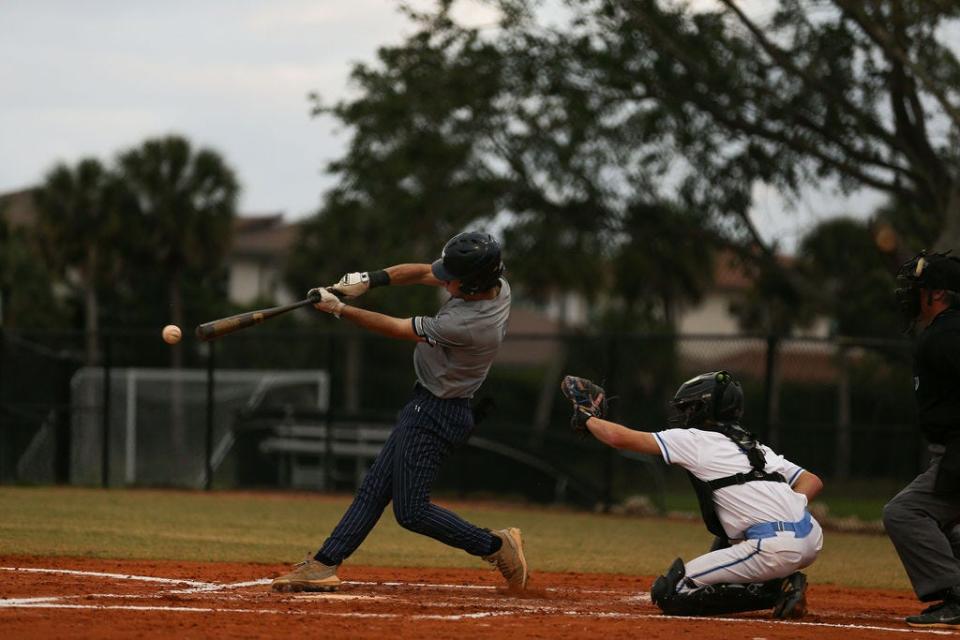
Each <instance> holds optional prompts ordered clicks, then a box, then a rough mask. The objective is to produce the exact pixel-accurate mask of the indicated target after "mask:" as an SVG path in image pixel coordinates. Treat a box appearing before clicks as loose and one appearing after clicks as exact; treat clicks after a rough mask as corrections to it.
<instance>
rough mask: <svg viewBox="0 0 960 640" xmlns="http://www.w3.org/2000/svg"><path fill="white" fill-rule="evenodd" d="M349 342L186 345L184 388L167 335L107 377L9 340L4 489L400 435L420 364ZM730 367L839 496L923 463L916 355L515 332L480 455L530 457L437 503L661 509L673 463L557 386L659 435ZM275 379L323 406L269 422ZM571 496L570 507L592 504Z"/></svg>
mask: <svg viewBox="0 0 960 640" xmlns="http://www.w3.org/2000/svg"><path fill="white" fill-rule="evenodd" d="M337 329H338V330H337V331H323V330H320V329H315V328H292V329H291V328H284V330H283V331H272V330H270V328H269V325H264V326H262V327H258V328H257V329H256V330H253V331H249V332H241V333H238V334H235V335H232V336H229V337H228V338H226V339H223V340H220V341H217V342H215V343H213V345H214V347H213V350H210V349H209V348H208V345H204V344H200V343H197V342H196V341H195V340H193V339H191V338H187V339H185V340H184V342H183V343H182V345H181V346H182V349H183V351H182V354H181V357H182V362H183V369H182V370H180V371H175V370H172V369H171V368H170V362H171V354H170V349H169V347H167V345H164V344H163V343H162V342H160V340H159V337H158V336H157V334H156V332H155V331H109V330H107V331H104V332H102V333H101V335H100V336H99V339H100V343H101V357H100V358H99V361H98V363H97V364H96V366H92V367H91V366H89V365H88V364H87V363H85V362H84V336H83V335H82V334H81V333H79V332H25V331H24V332H20V331H10V330H6V331H0V482H5V483H11V482H21V483H22V482H32V483H55V482H60V483H65V482H72V483H78V484H93V485H97V484H106V485H109V486H124V485H131V484H132V485H137V486H185V487H203V486H214V487H237V486H274V487H276V486H284V485H285V484H289V481H286V482H285V481H284V474H283V473H280V472H279V471H278V470H277V465H279V464H281V461H280V459H279V454H277V455H273V456H270V455H264V452H263V451H262V450H261V447H260V444H261V441H262V440H263V439H265V438H269V437H277V433H278V432H277V428H278V427H280V426H283V425H287V426H289V425H290V424H291V420H292V417H293V416H296V415H297V414H298V413H302V412H304V411H312V412H313V413H314V414H317V413H318V412H320V413H323V414H327V413H329V414H332V415H334V417H335V419H337V420H341V421H346V422H350V420H353V422H358V417H363V416H367V417H369V416H375V417H376V421H377V422H378V423H379V424H381V425H386V426H387V428H388V427H389V424H390V423H391V421H392V419H393V416H394V415H395V413H396V411H397V410H398V409H399V407H400V406H402V404H403V403H404V402H405V401H406V399H407V398H408V396H409V394H410V390H411V387H412V384H413V373H412V365H411V357H412V345H410V344H405V343H400V342H397V341H391V340H387V339H383V338H379V337H377V336H373V335H368V334H364V333H361V332H359V331H355V330H351V329H350V328H349V327H345V326H339V327H337ZM720 368H724V369H727V370H729V371H731V372H732V373H733V374H734V375H735V376H737V378H738V379H740V380H741V381H742V383H743V385H744V390H745V393H746V413H745V417H744V423H745V425H746V426H747V427H748V428H749V429H751V430H753V431H754V432H756V433H757V434H758V435H759V436H760V437H761V438H762V439H763V440H765V441H767V442H769V443H771V444H772V445H774V446H775V447H777V448H778V449H780V450H782V451H784V452H786V453H787V454H788V455H789V456H790V457H791V458H792V459H794V460H795V461H796V462H798V463H799V464H801V465H803V466H805V467H807V468H809V469H811V470H813V471H815V472H816V473H818V474H820V475H822V476H824V477H826V478H839V479H846V480H854V481H855V480H863V481H872V480H875V479H888V480H891V481H894V480H895V481H902V480H905V479H909V478H910V477H912V475H913V474H915V473H916V472H917V471H918V470H919V468H920V465H921V464H922V463H923V456H924V447H923V443H922V441H921V439H920V436H919V434H918V432H917V431H916V429H915V427H914V426H913V399H912V377H911V375H912V374H911V373H910V347H909V343H908V342H906V341H903V340H866V339H855V338H835V339H806V338H803V339H802V338H780V337H776V336H756V335H739V336H729V335H682V336H678V335H666V334H622V333H618V334H597V335H585V334H572V333H567V334H534V333H516V332H513V333H509V334H508V336H507V339H506V342H505V343H504V346H503V348H502V350H501V354H500V357H499V358H498V360H497V361H496V362H495V364H494V366H493V367H492V369H491V372H490V376H489V378H488V380H487V382H486V384H485V385H484V387H483V388H482V390H481V393H480V395H479V397H478V398H476V399H475V400H476V403H477V404H480V403H483V404H484V405H486V407H487V413H488V416H487V418H486V420H485V421H484V422H483V423H482V424H481V425H480V426H479V427H478V430H477V437H480V438H483V439H484V440H485V441H486V442H489V443H493V444H494V446H493V447H492V448H493V449H495V448H497V447H504V448H508V449H509V450H511V451H516V452H519V453H518V454H517V455H516V456H514V459H510V458H509V456H504V455H498V454H496V453H494V452H493V451H492V450H491V447H488V448H487V449H483V448H479V447H472V448H468V449H465V450H464V451H462V452H459V453H458V454H456V455H457V458H456V460H457V462H456V464H452V465H449V467H450V468H449V469H445V470H444V473H443V475H442V476H441V478H440V482H439V483H438V490H440V491H448V492H455V493H461V494H465V495H497V496H516V497H518V498H524V499H533V500H541V501H548V502H549V501H554V500H556V499H557V493H558V492H557V482H556V477H551V476H549V474H546V473H545V472H544V471H543V469H547V468H549V469H556V470H560V471H558V472H557V473H563V474H566V475H567V477H568V478H569V480H570V482H572V483H574V484H576V483H583V482H584V481H585V480H586V479H590V480H591V481H594V482H595V483H596V495H597V500H598V501H599V502H600V503H601V504H605V505H609V504H612V503H615V502H618V501H620V500H622V499H623V498H624V497H625V496H628V495H631V494H637V493H643V494H648V495H653V496H656V495H657V494H658V492H661V491H662V490H663V489H662V487H663V484H664V482H667V483H669V482H670V477H669V476H668V475H667V476H665V475H664V468H663V465H662V463H659V462H658V461H656V460H649V459H645V460H636V459H630V458H625V457H622V456H619V455H617V454H616V452H613V451H611V450H609V449H606V448H605V447H603V446H602V445H599V444H597V443H595V442H593V441H591V440H589V439H579V438H576V437H574V436H573V435H572V434H571V433H570V431H569V427H568V419H569V409H568V407H567V406H566V405H565V403H564V400H563V399H562V397H561V396H560V394H559V393H558V391H557V389H558V386H557V385H558V382H559V379H560V377H561V376H562V375H563V374H564V373H574V374H577V375H583V376H589V377H592V378H595V379H597V380H602V381H603V382H604V384H605V386H606V387H607V388H608V390H609V392H610V394H611V395H612V396H615V397H616V400H615V401H614V402H613V403H612V410H613V417H614V419H616V420H618V421H621V422H623V423H625V424H627V425H631V426H636V427H639V428H646V429H657V428H662V427H663V426H664V425H665V424H666V419H667V415H668V401H669V398H670V397H671V396H672V394H673V392H674V391H675V389H676V387H677V386H678V385H679V384H680V383H681V382H682V381H683V380H685V379H687V378H689V377H691V376H692V375H695V374H697V373H700V372H703V371H709V370H715V369H720ZM297 376H304V378H302V379H300V378H297ZM131 380H134V381H136V384H134V385H133V386H134V387H135V388H136V389H137V391H136V392H135V394H134V395H135V396H137V398H138V399H136V400H135V401H133V404H131V400H130V396H129V394H130V388H131V386H130V385H131ZM265 380H274V381H275V382H276V381H279V380H287V381H293V380H300V382H302V383H303V384H304V385H307V386H310V388H311V389H313V392H311V394H306V395H303V394H302V395H301V397H300V399H298V400H296V401H290V402H286V403H284V402H279V403H277V404H276V405H275V406H273V407H271V408H270V410H269V411H262V412H260V413H259V414H258V413H257V411H256V410H255V406H256V403H253V404H251V400H252V399H253V398H255V396H256V395H257V391H256V389H257V388H258V385H263V384H267V383H265V382H264V381H265ZM147 381H149V382H147ZM300 382H298V383H294V382H290V384H292V385H294V387H296V384H300ZM311 385H312V386H311ZM178 386H179V387H180V391H179V392H177V391H176V388H177V387H178ZM282 386H283V385H280V386H279V387H277V386H275V388H276V389H280V388H281V387H282ZM211 391H212V397H213V398H214V399H215V402H214V404H213V405H212V407H213V408H212V411H208V406H211V405H210V397H211V395H210V394H211ZM301 392H303V389H302V388H301ZM177 393H179V396H177ZM138 394H141V395H138ZM308 396H309V399H307V397H308ZM177 397H179V398H180V400H176V398H177ZM178 402H179V403H181V405H180V408H179V409H177V408H176V406H177V403H178ZM264 406H267V405H264ZM130 407H134V408H135V410H133V411H132V410H131V409H130ZM208 414H209V415H208ZM258 416H259V417H258ZM258 420H259V422H258ZM361 422H362V421H361ZM258 430H259V431H258ZM288 431H289V430H288ZM105 434H106V435H105ZM130 434H134V436H133V437H132V438H130V437H128V436H129V435H130ZM231 438H232V439H233V441H232V443H230V445H229V446H228V445H227V443H229V442H230V440H231ZM131 442H133V443H134V444H133V452H132V453H131V450H130V449H129V447H130V446H131V444H130V443H131ZM521 459H525V460H527V461H528V462H529V461H530V460H536V461H538V462H536V463H530V464H524V463H522V462H520V460H521ZM354 463H355V461H351V460H341V461H339V462H335V463H334V462H331V464H340V465H347V466H349V467H351V468H352V466H351V465H353V464H354ZM658 465H659V466H658ZM306 467H307V465H306V464H305V465H304V469H306ZM538 467H539V470H538ZM210 469H216V472H215V473H213V474H212V475H211V474H210V473H209V470H210ZM491 469H495V470H497V473H490V470H491ZM309 475H310V474H309V473H308V472H307V471H303V470H301V473H300V476H299V477H301V478H306V477H309ZM334 475H336V474H334ZM355 475H356V474H352V473H347V472H343V473H340V476H341V477H343V478H345V479H344V480H343V482H335V483H333V484H332V485H331V484H329V483H328V484H327V485H324V488H325V489H334V490H339V489H343V490H349V489H350V488H351V487H352V484H353V482H354V481H355V480H354V479H353V478H355ZM554 476H556V474H554ZM314 477H319V476H316V474H314ZM664 478H666V480H665V479H664ZM306 486H307V488H311V487H312V488H318V487H319V486H321V485H319V484H315V485H309V484H307V485H306ZM576 493H578V492H570V495H568V496H566V495H565V496H564V499H567V500H571V501H578V500H582V498H577V497H575V496H574V495H573V494H576ZM579 493H581V494H582V493H585V492H579Z"/></svg>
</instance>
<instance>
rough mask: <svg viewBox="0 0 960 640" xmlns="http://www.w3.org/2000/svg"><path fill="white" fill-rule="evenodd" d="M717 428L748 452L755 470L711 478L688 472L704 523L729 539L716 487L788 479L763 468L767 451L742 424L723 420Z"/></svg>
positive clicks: (715, 532) (717, 533) (710, 529)
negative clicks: (717, 506) (718, 514)
mask: <svg viewBox="0 0 960 640" xmlns="http://www.w3.org/2000/svg"><path fill="white" fill-rule="evenodd" d="M717 431H718V432H720V433H722V434H723V435H725V436H727V437H728V438H729V439H730V440H731V441H732V442H733V443H734V444H736V445H737V446H738V447H740V448H741V449H742V450H743V451H744V453H746V454H747V458H748V459H749V460H750V466H751V467H752V471H749V472H747V473H735V474H733V475H730V476H725V477H723V478H715V479H714V480H709V481H707V480H701V479H700V478H698V477H696V476H695V475H693V474H692V473H690V472H689V471H688V472H687V476H688V477H689V478H690V482H691V484H693V491H694V492H695V493H696V494H697V503H698V504H699V505H700V517H702V518H703V523H704V524H705V525H706V526H707V531H709V532H710V533H712V534H713V535H715V536H717V537H718V538H722V539H724V540H726V539H727V533H726V531H724V529H723V525H722V524H721V523H720V518H719V517H718V516H717V509H716V506H715V505H714V502H713V492H714V491H716V490H717V489H722V488H723V487H730V486H733V485H735V484H744V483H746V482H758V481H763V482H786V481H787V480H786V478H784V477H783V476H782V475H780V474H779V473H767V472H766V471H764V470H763V469H764V466H765V464H766V462H765V460H764V457H763V453H762V452H761V451H760V450H759V449H758V446H759V443H758V442H757V441H756V439H755V438H753V437H752V436H750V434H748V433H747V432H746V431H744V430H743V429H741V428H740V427H739V426H737V425H724V424H721V425H718V428H717ZM757 454H759V455H757Z"/></svg>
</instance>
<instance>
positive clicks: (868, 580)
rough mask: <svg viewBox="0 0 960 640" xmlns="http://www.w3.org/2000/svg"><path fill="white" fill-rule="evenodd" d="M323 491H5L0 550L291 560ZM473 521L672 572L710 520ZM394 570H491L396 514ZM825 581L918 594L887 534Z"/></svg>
mask: <svg viewBox="0 0 960 640" xmlns="http://www.w3.org/2000/svg"><path fill="white" fill-rule="evenodd" d="M348 500H349V498H347V497H327V496H318V495H315V494H288V495H285V494H256V493H220V492H213V493H202V492H187V491H154V490H99V489H75V488H58V487H53V488H51V487H29V488H21V487H4V488H0V513H2V514H3V517H2V520H0V554H4V555H58V556H88V557H100V558H136V559H170V560H205V561H238V562H263V563H290V562H294V561H298V560H300V559H302V558H303V555H304V554H306V553H307V552H308V551H312V550H315V549H316V548H317V547H318V545H319V544H320V543H321V542H322V541H323V538H324V537H325V536H326V534H327V533H328V532H329V530H330V529H331V527H332V526H333V525H334V524H335V523H336V521H337V519H338V518H339V516H340V515H341V514H342V512H343V510H344V509H345V508H346V506H347V504H348ZM455 506H456V509H457V511H458V512H459V513H460V514H461V515H463V516H464V517H465V518H467V519H468V520H470V521H472V522H474V523H476V524H478V525H481V526H486V527H490V528H500V527H506V526H519V527H520V528H521V529H523V532H524V539H525V541H526V548H527V557H528V560H529V562H530V563H531V565H532V569H533V570H534V571H536V570H542V571H578V572H609V573H636V574H644V575H656V574H659V573H661V572H662V571H663V570H664V569H665V568H666V566H667V565H668V564H669V563H670V561H671V560H673V558H675V557H677V556H680V557H684V558H690V557H693V556H695V555H698V554H700V553H702V552H703V551H704V550H705V549H706V548H707V546H708V545H709V542H710V537H709V535H708V534H707V532H706V530H705V529H704V528H703V525H702V524H700V523H699V522H689V521H678V520H665V519H654V518H636V517H627V516H612V515H600V514H592V513H584V512H577V511H568V510H562V509H550V508H537V507H531V508H524V507H522V506H519V505H518V506H513V505H493V506H491V505H487V504H483V503H479V504H474V505H471V504H468V503H467V504H456V505H455ZM351 562H354V563H357V564H365V565H382V566H425V567H426V566H429V567H482V566H485V565H484V564H483V563H481V562H480V561H478V560H477V559H476V558H472V557H470V556H468V555H466V554H464V553H462V552H459V551H457V550H455V549H450V548H447V547H445V546H443V545H441V544H440V543H437V542H435V541H433V540H430V539H428V538H424V537H422V536H418V535H415V534H413V533H410V532H407V531H405V530H403V529H401V528H400V527H399V526H398V525H397V524H396V522H394V519H393V517H392V514H391V513H390V511H389V507H388V510H387V512H385V514H384V517H383V518H382V520H381V521H380V523H379V524H378V525H377V527H376V528H375V529H374V531H373V533H372V534H371V535H370V537H369V538H368V539H367V541H366V543H365V544H364V545H363V546H362V547H361V548H360V550H359V551H358V552H357V553H356V554H355V555H354V557H353V558H351ZM808 574H809V575H810V578H811V580H812V581H814V582H820V583H834V584H838V585H845V586H862V587H885V588H899V589H907V588H909V584H908V582H907V579H906V576H905V574H904V573H903V569H902V568H901V566H900V562H899V561H898V559H897V556H896V553H895V552H894V550H893V547H892V545H891V544H890V542H889V540H888V539H887V538H886V537H884V536H878V535H860V534H845V533H834V532H827V533H826V535H825V543H824V551H823V553H822V555H821V556H820V558H819V560H818V561H817V562H816V564H814V565H813V566H812V567H811V568H810V569H809V571H808Z"/></svg>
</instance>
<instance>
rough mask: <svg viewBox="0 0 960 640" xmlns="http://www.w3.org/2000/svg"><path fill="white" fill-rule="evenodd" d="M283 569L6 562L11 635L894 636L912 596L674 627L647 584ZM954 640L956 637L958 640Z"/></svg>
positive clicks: (829, 597) (903, 628) (854, 596)
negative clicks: (329, 585)
mask: <svg viewBox="0 0 960 640" xmlns="http://www.w3.org/2000/svg"><path fill="white" fill-rule="evenodd" d="M287 569H288V568H287V567H286V566H280V565H262V564H233V563H230V564H228V563H197V562H170V561H142V560H141V561H135V560H103V559H91V558H40V557H10V556H6V557H3V556H0V576H2V581H0V633H2V634H3V636H4V638H63V637H70V638H108V639H109V638H177V639H178V640H181V639H185V638H231V639H233V638H289V637H318V638H377V639H378V640H382V639H384V638H387V639H388V640H393V639H395V638H413V637H418V638H421V637H430V638H458V640H462V639H463V638H579V637H590V638H604V639H606V638H637V637H640V638H690V639H691V640H714V639H716V640H720V639H721V638H723V639H726V638H763V639H769V640H772V639H774V638H791V639H792V638H844V639H848V638H849V639H861V638H863V639H866V638H870V639H873V638H898V637H904V635H905V634H906V635H907V636H913V637H936V636H939V635H942V634H943V635H948V636H955V634H954V633H952V632H950V631H944V630H940V629H937V630H934V629H911V628H910V627H908V626H907V625H906V624H905V623H904V622H903V617H904V616H905V615H909V614H911V613H915V612H917V611H918V610H919V609H920V605H919V603H917V602H916V600H914V598H913V595H912V594H911V593H909V592H904V591H889V590H868V589H841V588H837V587H832V586H826V585H824V586H821V585H812V586H811V587H810V591H809V596H808V607H809V613H808V614H807V616H805V617H804V618H802V619H801V620H788V621H775V620H771V619H770V618H769V616H768V615H766V614H759V613H758V614H741V615H739V616H729V617H724V618H666V617H664V616H661V615H660V614H659V610H658V609H657V608H656V607H654V606H653V605H652V604H651V603H650V599H649V596H648V593H647V591H648V590H649V588H650V584H651V582H652V578H651V577H649V576H623V575H605V574H576V573H538V574H535V575H534V576H533V577H532V578H531V586H530V589H529V590H528V591H527V592H525V593H524V594H522V595H517V594H511V593H509V592H507V591H506V590H504V589H503V588H502V587H501V582H500V581H499V580H498V577H497V576H496V575H495V574H494V573H493V572H492V571H482V570H472V569H419V568H384V567H360V566H345V567H344V568H343V569H341V571H340V577H341V578H343V579H344V581H345V582H344V584H343V586H342V587H341V589H340V591H339V592H338V593H334V594H295V593H286V594H279V593H273V592H271V591H270V587H269V580H268V579H269V578H272V577H274V576H277V575H279V574H280V573H282V572H285V571H286V570H287ZM955 637H958V638H960V635H956V636H955Z"/></svg>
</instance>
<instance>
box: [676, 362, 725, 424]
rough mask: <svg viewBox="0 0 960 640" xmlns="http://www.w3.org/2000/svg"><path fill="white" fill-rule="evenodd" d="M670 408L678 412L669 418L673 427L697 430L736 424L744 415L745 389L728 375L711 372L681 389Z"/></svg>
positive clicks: (687, 382)
mask: <svg viewBox="0 0 960 640" xmlns="http://www.w3.org/2000/svg"><path fill="white" fill-rule="evenodd" d="M670 404H671V405H672V406H673V408H674V409H675V410H676V411H677V414H676V415H675V416H673V417H671V418H670V424H671V425H672V426H677V427H684V428H687V429H695V428H698V427H703V426H707V425H709V424H711V423H712V424H716V423H718V422H736V421H738V420H739V419H740V417H741V416H742V415H743V389H741V388H740V383H739V382H737V381H736V380H734V379H733V376H731V375H730V374H729V373H727V372H726V371H711V372H710V373H702V374H700V375H698V376H697V377H695V378H691V379H690V380H687V381H686V382H684V383H683V384H682V385H680V388H679V389H677V392H676V393H675V394H674V396H673V400H671V401H670Z"/></svg>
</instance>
